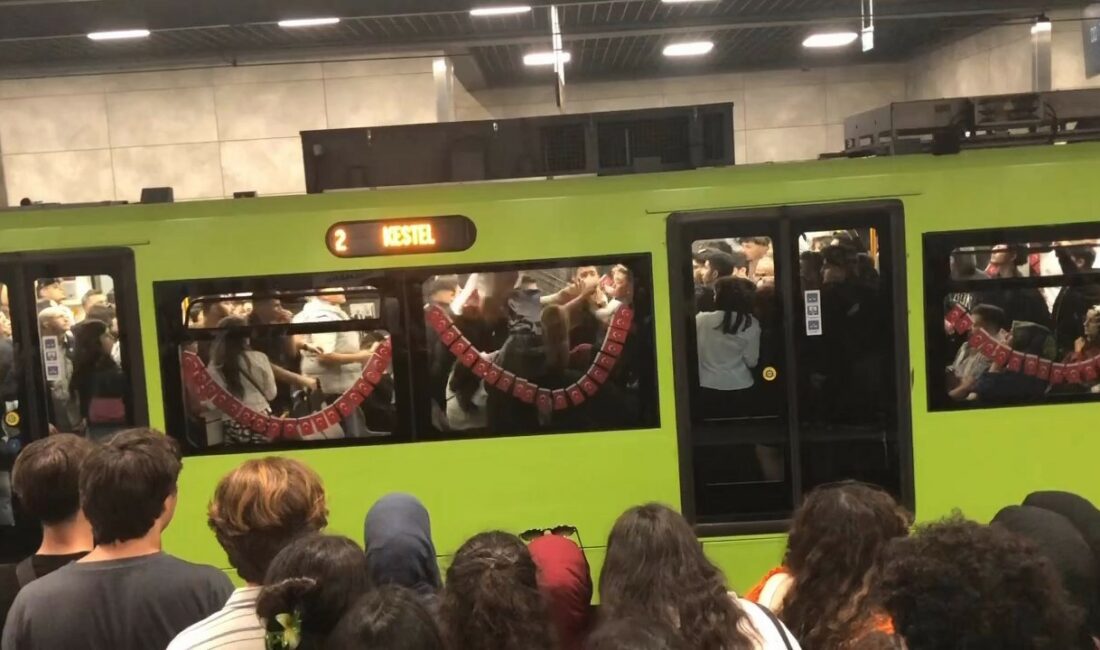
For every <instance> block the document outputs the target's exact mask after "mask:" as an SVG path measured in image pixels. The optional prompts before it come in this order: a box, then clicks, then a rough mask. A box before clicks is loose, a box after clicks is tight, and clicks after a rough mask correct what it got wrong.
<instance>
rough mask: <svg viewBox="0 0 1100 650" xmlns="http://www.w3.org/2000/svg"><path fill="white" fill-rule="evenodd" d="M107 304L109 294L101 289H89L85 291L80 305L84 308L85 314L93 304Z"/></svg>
mask: <svg viewBox="0 0 1100 650" xmlns="http://www.w3.org/2000/svg"><path fill="white" fill-rule="evenodd" d="M105 304H107V294H105V293H103V292H102V291H100V290H99V289H89V290H88V291H86V292H85V293H84V297H83V298H81V299H80V306H81V307H82V308H83V309H84V313H85V314H87V313H88V310H89V309H91V308H92V307H93V306H95V305H105Z"/></svg>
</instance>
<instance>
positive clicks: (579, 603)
mask: <svg viewBox="0 0 1100 650" xmlns="http://www.w3.org/2000/svg"><path fill="white" fill-rule="evenodd" d="M529 548H530V550H531V557H532V558H533V559H534V560H535V565H536V566H537V567H538V570H539V573H538V581H539V590H540V591H542V593H543V596H544V597H545V598H546V602H547V606H548V607H549V608H550V616H551V618H552V619H553V621H554V627H555V628H556V629H557V632H558V640H559V641H560V642H561V648H563V650H581V649H582V648H583V647H584V640H585V637H587V635H588V631H589V628H590V626H591V619H592V614H591V612H592V575H591V573H590V572H589V570H588V560H587V559H585V557H584V553H583V552H582V551H581V549H580V547H579V546H577V545H576V544H575V543H573V541H572V540H571V539H569V538H567V537H562V536H560V535H544V536H543V537H539V538H538V539H536V540H535V541H533V542H531V544H530V547H529Z"/></svg>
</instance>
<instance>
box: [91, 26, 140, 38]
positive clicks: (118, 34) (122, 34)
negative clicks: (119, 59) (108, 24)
mask: <svg viewBox="0 0 1100 650" xmlns="http://www.w3.org/2000/svg"><path fill="white" fill-rule="evenodd" d="M148 36H149V30H148V29H119V30H116V31H112V32H92V33H90V34H88V38H90V39H92V40H93V41H117V40H122V39H125V38H146V37H148Z"/></svg>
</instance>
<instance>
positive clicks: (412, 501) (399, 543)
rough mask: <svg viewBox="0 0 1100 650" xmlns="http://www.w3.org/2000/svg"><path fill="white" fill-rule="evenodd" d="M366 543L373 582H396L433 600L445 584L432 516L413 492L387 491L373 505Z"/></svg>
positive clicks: (367, 520) (385, 583) (367, 524)
mask: <svg viewBox="0 0 1100 650" xmlns="http://www.w3.org/2000/svg"><path fill="white" fill-rule="evenodd" d="M363 545H364V546H365V547H366V549H367V565H368V567H369V569H370V576H371V582H372V583H373V584H374V585H377V586H381V585H389V584H392V585H397V586H400V587H406V588H408V589H412V590H413V591H416V592H417V593H418V594H420V595H421V596H424V597H426V598H428V599H430V600H432V601H434V599H435V596H436V594H437V593H438V592H439V590H440V588H441V587H442V585H443V582H442V580H440V577H439V564H438V563H437V562H436V554H435V544H434V543H432V525H431V518H430V517H429V516H428V510H427V509H426V508H425V507H424V504H422V503H420V501H419V500H418V499H417V498H416V497H414V496H412V495H411V494H400V493H394V494H387V495H386V496H384V497H382V498H381V499H379V500H378V501H376V502H375V503H374V505H373V506H371V509H370V511H369V512H367V519H366V522H365V523H364V525H363Z"/></svg>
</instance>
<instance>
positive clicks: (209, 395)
mask: <svg viewBox="0 0 1100 650" xmlns="http://www.w3.org/2000/svg"><path fill="white" fill-rule="evenodd" d="M219 392H221V386H219V385H217V384H216V383H214V382H212V381H208V382H206V384H205V385H204V386H202V387H201V388H199V389H198V393H199V397H201V398H202V399H213V398H214V396H215V395H217V394H218V393H219Z"/></svg>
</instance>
